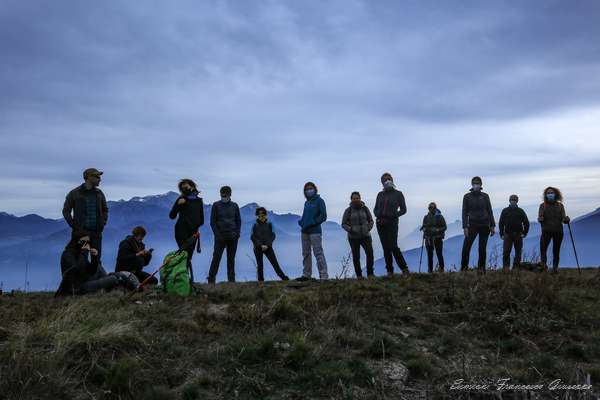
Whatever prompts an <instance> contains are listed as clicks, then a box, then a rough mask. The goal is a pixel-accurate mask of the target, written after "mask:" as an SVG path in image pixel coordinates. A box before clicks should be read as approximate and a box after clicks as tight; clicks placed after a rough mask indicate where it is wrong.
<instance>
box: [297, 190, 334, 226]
mask: <svg viewBox="0 0 600 400" xmlns="http://www.w3.org/2000/svg"><path fill="white" fill-rule="evenodd" d="M325 221H327V209H326V207H325V201H324V200H323V199H322V198H321V196H319V195H318V194H315V195H314V196H313V197H311V198H310V199H307V200H306V201H305V202H304V210H303V211H302V218H301V219H300V220H299V221H298V225H300V228H302V233H305V234H308V235H312V234H320V233H322V232H323V230H322V229H321V224H322V223H323V222H325Z"/></svg>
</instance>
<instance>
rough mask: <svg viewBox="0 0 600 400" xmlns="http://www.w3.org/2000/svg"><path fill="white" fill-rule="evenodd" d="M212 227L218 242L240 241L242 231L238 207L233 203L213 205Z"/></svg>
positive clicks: (211, 213) (211, 212) (211, 214)
mask: <svg viewBox="0 0 600 400" xmlns="http://www.w3.org/2000/svg"><path fill="white" fill-rule="evenodd" d="M210 226H211V228H212V231H213V233H214V235H215V239H216V240H231V239H238V238H239V237H240V231H241V229H242V218H241V217H240V208H239V207H238V205H237V204H236V203H234V202H233V201H229V202H227V203H224V202H223V201H217V202H215V203H213V205H212V210H211V211H210Z"/></svg>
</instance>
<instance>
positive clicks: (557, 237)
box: [540, 231, 564, 269]
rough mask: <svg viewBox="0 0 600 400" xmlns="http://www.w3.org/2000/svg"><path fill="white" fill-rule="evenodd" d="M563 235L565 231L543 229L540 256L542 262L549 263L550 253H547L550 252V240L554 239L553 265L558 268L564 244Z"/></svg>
mask: <svg viewBox="0 0 600 400" xmlns="http://www.w3.org/2000/svg"><path fill="white" fill-rule="evenodd" d="M563 237H564V233H563V232H547V231H542V236H541V238H540V253H541V254H540V256H541V259H542V264H544V265H548V255H547V254H546V253H547V252H548V246H550V241H552V267H553V268H554V269H558V263H559V262H560V245H561V244H562V241H563Z"/></svg>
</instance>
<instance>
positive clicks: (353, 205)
mask: <svg viewBox="0 0 600 400" xmlns="http://www.w3.org/2000/svg"><path fill="white" fill-rule="evenodd" d="M373 225H374V222H373V217H372V216H371V211H369V208H368V207H367V206H366V205H365V203H364V202H363V201H362V200H361V198H360V193H359V192H352V194H351V195H350V206H349V207H348V208H347V209H346V211H344V216H343V217H342V228H343V229H344V230H345V231H346V232H348V242H349V243H350V249H351V251H352V263H353V264H354V271H355V272H356V277H357V278H358V279H362V276H363V275H362V269H361V265H360V248H361V247H362V248H363V249H364V251H365V254H366V256H367V277H369V278H371V277H373V265H374V256H373V239H371V229H373Z"/></svg>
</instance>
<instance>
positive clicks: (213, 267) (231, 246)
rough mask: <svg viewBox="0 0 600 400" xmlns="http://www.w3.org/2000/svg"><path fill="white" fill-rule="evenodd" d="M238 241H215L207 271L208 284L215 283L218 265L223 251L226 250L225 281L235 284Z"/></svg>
mask: <svg viewBox="0 0 600 400" xmlns="http://www.w3.org/2000/svg"><path fill="white" fill-rule="evenodd" d="M237 245H238V239H237V238H236V239H226V240H219V239H215V247H214V251H213V258H212V262H211V263H210V270H209V271H208V282H209V283H215V280H216V278H217V272H219V264H220V263H221V258H222V257H223V251H224V250H225V249H227V280H228V281H229V282H235V253H236V251H237Z"/></svg>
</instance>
